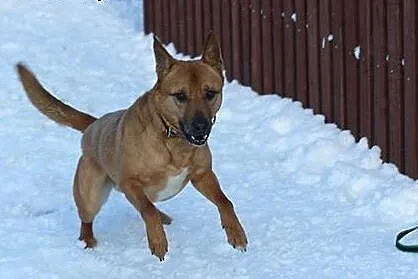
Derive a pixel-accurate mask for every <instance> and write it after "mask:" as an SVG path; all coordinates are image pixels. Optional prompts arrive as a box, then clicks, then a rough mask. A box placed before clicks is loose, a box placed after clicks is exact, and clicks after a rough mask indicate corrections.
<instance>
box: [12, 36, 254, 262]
mask: <svg viewBox="0 0 418 279" xmlns="http://www.w3.org/2000/svg"><path fill="white" fill-rule="evenodd" d="M154 53H155V59H156V71H157V76H158V81H157V83H156V84H155V86H154V87H153V88H152V89H151V90H150V91H149V92H147V93H145V94H144V95H143V96H141V97H140V98H138V99H137V100H136V102H135V103H134V104H132V105H131V106H130V107H129V108H127V109H126V110H121V111H117V112H112V113H109V114H106V115H104V116H102V117H100V118H99V119H97V120H96V118H94V117H93V116H90V115H88V114H86V113H83V112H80V111H78V110H76V109H74V108H72V107H69V106H67V105H65V104H63V103H62V102H61V101H59V100H57V99H56V98H55V97H53V96H52V95H51V94H50V93H48V92H47V91H46V90H45V89H44V88H42V86H41V85H40V83H39V82H38V81H37V80H36V78H35V76H34V75H33V74H32V73H31V72H30V71H29V70H28V69H26V68H25V67H24V66H23V65H22V64H19V65H18V66H17V68H18V73H19V75H20V79H21V81H22V83H23V86H24V89H25V90H26V92H27V95H28V97H29V99H30V100H31V102H32V103H33V104H34V105H35V106H36V107H37V108H38V109H39V110H40V111H41V112H42V113H44V114H46V115H47V116H48V117H49V118H51V119H52V120H54V121H57V122H58V123H60V124H63V125H67V126H70V127H73V128H75V129H77V130H80V131H84V134H83V138H82V151H83V152H82V156H81V158H80V160H79V164H78V167H77V171H76V175H75V178H74V199H75V202H76V205H77V208H78V213H79V216H80V219H81V223H82V224H81V229H80V240H84V241H85V243H86V247H93V246H95V245H96V240H95V238H94V236H93V228H92V222H93V220H94V217H95V216H96V215H97V213H98V212H99V210H100V208H101V206H102V205H103V204H104V203H105V201H106V199H107V197H108V195H109V192H110V190H111V188H112V185H118V189H119V190H120V191H122V192H123V193H124V194H125V196H126V198H127V199H128V201H129V202H130V203H131V204H132V205H133V206H134V207H135V208H136V209H137V210H138V211H139V213H140V214H141V216H142V218H143V220H144V222H145V227H146V232H147V237H148V242H149V247H150V250H151V252H152V254H154V255H156V256H157V257H158V258H159V259H160V260H163V259H164V255H165V253H166V252H167V250H168V243H167V239H166V236H165V232H164V229H163V226H162V225H163V224H169V223H170V222H171V218H170V217H169V216H167V215H166V214H164V213H163V212H161V211H159V210H158V209H157V208H156V207H155V205H154V202H156V201H158V199H159V193H161V191H164V190H167V191H168V190H169V189H166V188H165V187H166V186H167V184H168V183H169V179H172V178H173V177H175V176H178V175H180V174H181V173H182V171H184V170H185V169H186V170H187V173H186V176H185V179H184V180H183V181H182V182H181V181H180V182H181V184H180V185H177V186H176V187H179V188H180V189H181V188H182V187H184V185H186V184H187V182H188V181H189V180H190V181H191V182H192V184H193V186H194V187H195V188H196V189H197V190H198V191H199V192H201V193H202V194H203V195H204V196H206V197H207V198H208V199H209V200H210V201H211V202H213V203H214V204H215V205H216V206H217V208H218V210H219V213H220V218H221V223H222V226H223V227H224V228H225V231H226V234H227V238H228V242H229V243H230V244H231V245H232V246H234V247H236V248H240V249H245V247H246V245H247V239H246V236H245V232H244V230H243V228H242V226H241V224H240V222H239V220H238V218H237V216H236V214H235V212H234V209H233V206H232V203H231V202H230V201H229V200H228V199H227V197H226V196H225V195H224V193H223V192H222V190H221V188H220V185H219V183H218V180H217V178H216V176H215V174H214V173H213V171H212V160H211V153H210V150H209V147H208V145H207V144H206V143H204V144H203V145H201V146H195V145H193V144H191V143H190V142H189V141H190V140H189V139H187V136H186V131H187V127H188V126H187V127H186V124H187V123H191V121H194V120H193V119H195V118H196V115H198V116H200V117H201V118H203V119H205V120H207V121H211V120H212V119H213V118H214V116H215V114H216V112H217V111H218V110H219V108H220V105H221V102H222V87H223V73H222V71H223V65H222V58H221V54H220V49H219V46H218V43H217V41H216V39H215V37H214V36H213V34H211V35H210V36H209V37H208V39H207V42H206V44H205V47H204V51H203V55H202V59H201V60H197V61H179V60H176V59H174V58H173V57H171V56H170V55H169V54H168V52H167V51H166V50H165V49H164V48H163V46H162V45H161V43H160V42H159V41H158V39H156V38H155V39H154ZM208 90H214V91H217V92H218V93H217V94H216V96H215V97H214V98H213V99H209V97H207V96H208V95H207V94H208ZM176 92H183V93H185V95H186V96H187V101H185V102H180V101H179V100H178V99H176V97H174V95H173V93H176ZM183 123H186V124H184V125H183ZM182 125H183V128H182ZM193 125H195V124H193ZM167 127H170V129H171V128H172V130H173V134H174V135H175V136H171V134H170V133H169V134H167V129H168V128H167ZM184 127H186V128H184ZM193 127H195V126H193ZM183 174H184V173H183ZM180 182H179V183H180Z"/></svg>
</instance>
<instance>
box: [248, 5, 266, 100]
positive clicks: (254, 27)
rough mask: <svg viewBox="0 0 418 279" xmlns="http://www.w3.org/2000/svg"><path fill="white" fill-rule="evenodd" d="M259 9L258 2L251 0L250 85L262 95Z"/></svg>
mask: <svg viewBox="0 0 418 279" xmlns="http://www.w3.org/2000/svg"><path fill="white" fill-rule="evenodd" d="M260 8H261V3H260V1H258V0H251V10H250V11H251V12H250V16H251V29H250V30H251V84H252V86H253V88H254V89H255V90H256V91H257V92H260V93H262V92H263V71H262V69H263V65H262V58H261V52H260V49H262V38H261V19H260Z"/></svg>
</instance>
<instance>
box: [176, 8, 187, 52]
mask: <svg viewBox="0 0 418 279" xmlns="http://www.w3.org/2000/svg"><path fill="white" fill-rule="evenodd" d="M176 2H177V12H178V21H177V22H178V23H177V24H178V25H177V26H178V27H177V28H178V29H177V35H178V45H177V50H178V51H179V52H182V53H185V52H186V49H187V30H186V6H187V0H177V1H176Z"/></svg>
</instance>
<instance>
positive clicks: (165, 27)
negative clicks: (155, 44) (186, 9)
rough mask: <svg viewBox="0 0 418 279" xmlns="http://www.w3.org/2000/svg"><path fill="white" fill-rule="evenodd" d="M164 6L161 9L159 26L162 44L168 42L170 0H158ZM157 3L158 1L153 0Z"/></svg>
mask: <svg viewBox="0 0 418 279" xmlns="http://www.w3.org/2000/svg"><path fill="white" fill-rule="evenodd" d="M160 1H162V2H163V3H164V5H165V6H166V7H165V8H164V9H162V10H161V14H162V16H161V23H160V24H161V26H160V37H161V40H162V42H163V43H164V44H168V43H169V42H170V33H169V32H170V1H167V2H166V1H165V0H160ZM155 3H156V4H158V2H155Z"/></svg>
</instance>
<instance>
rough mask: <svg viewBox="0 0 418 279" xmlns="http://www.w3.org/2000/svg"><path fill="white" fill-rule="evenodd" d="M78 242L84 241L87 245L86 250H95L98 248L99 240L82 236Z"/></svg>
mask: <svg viewBox="0 0 418 279" xmlns="http://www.w3.org/2000/svg"><path fill="white" fill-rule="evenodd" d="M78 240H80V241H83V242H84V243H85V246H84V249H87V248H94V247H96V246H97V240H96V239H95V238H94V237H90V236H80V237H79V238H78Z"/></svg>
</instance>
